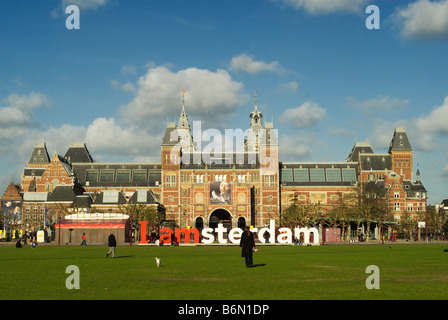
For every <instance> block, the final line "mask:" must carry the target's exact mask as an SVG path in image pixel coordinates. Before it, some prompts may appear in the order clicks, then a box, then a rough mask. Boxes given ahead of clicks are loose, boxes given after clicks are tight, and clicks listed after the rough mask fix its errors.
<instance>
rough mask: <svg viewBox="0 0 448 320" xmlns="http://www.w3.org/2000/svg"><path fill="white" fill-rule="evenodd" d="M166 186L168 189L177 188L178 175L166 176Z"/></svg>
mask: <svg viewBox="0 0 448 320" xmlns="http://www.w3.org/2000/svg"><path fill="white" fill-rule="evenodd" d="M165 186H166V187H175V186H176V175H175V174H167V175H166V176H165Z"/></svg>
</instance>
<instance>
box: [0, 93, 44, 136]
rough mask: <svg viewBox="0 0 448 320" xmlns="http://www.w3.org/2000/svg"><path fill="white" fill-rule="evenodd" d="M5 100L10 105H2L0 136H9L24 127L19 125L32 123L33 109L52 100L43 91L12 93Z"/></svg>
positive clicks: (0, 108)
mask: <svg viewBox="0 0 448 320" xmlns="http://www.w3.org/2000/svg"><path fill="white" fill-rule="evenodd" d="M4 101H5V102H7V103H8V105H7V106H5V107H0V127H1V130H0V138H5V137H8V136H10V135H11V134H12V132H15V134H17V133H18V132H19V131H21V130H20V129H23V128H17V127H18V126H24V125H31V124H32V122H33V115H32V113H31V110H32V109H38V108H42V107H45V106H47V105H48V104H49V101H50V100H49V98H48V97H46V96H45V95H43V94H41V93H37V92H31V93H30V94H28V95H20V94H16V93H11V94H10V95H9V96H8V98H6V99H4ZM10 131H11V132H10Z"/></svg>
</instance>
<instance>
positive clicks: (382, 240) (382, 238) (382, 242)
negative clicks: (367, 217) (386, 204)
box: [381, 216, 384, 244]
mask: <svg viewBox="0 0 448 320" xmlns="http://www.w3.org/2000/svg"><path fill="white" fill-rule="evenodd" d="M383 219H384V217H383V216H381V244H384V236H383Z"/></svg>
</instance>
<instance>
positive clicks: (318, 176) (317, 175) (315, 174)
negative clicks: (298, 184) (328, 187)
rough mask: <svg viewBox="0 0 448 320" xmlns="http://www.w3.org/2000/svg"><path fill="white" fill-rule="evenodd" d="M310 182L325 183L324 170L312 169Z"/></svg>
mask: <svg viewBox="0 0 448 320" xmlns="http://www.w3.org/2000/svg"><path fill="white" fill-rule="evenodd" d="M310 181H312V182H325V171H324V169H310Z"/></svg>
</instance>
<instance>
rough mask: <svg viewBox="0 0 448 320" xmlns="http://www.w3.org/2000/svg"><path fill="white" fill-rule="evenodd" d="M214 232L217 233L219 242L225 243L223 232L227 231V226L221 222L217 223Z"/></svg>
mask: <svg viewBox="0 0 448 320" xmlns="http://www.w3.org/2000/svg"><path fill="white" fill-rule="evenodd" d="M215 232H217V233H218V242H219V243H227V240H226V239H224V232H227V228H224V227H223V224H222V223H218V228H215Z"/></svg>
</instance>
